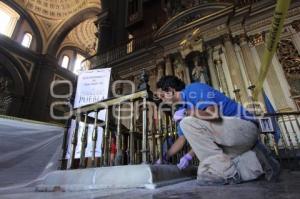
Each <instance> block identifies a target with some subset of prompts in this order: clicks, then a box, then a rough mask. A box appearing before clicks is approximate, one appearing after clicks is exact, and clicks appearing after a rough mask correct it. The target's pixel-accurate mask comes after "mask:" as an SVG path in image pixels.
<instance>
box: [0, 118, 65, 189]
mask: <svg viewBox="0 0 300 199" xmlns="http://www.w3.org/2000/svg"><path fill="white" fill-rule="evenodd" d="M63 132H64V128H63V127H60V126H56V125H51V124H47V123H40V122H34V121H29V120H22V119H17V118H8V117H3V116H0V191H2V190H7V189H15V188H18V187H23V186H27V185H30V184H32V183H34V182H36V181H37V180H39V179H41V178H42V177H43V176H45V174H47V173H49V172H50V171H53V170H57V169H58V168H59V163H60V161H59V160H60V158H61V156H62V149H61V148H62V147H61V146H62V141H63Z"/></svg>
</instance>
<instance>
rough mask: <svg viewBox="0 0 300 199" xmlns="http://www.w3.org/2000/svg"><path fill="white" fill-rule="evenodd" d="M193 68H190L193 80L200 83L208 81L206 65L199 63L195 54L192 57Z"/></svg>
mask: <svg viewBox="0 0 300 199" xmlns="http://www.w3.org/2000/svg"><path fill="white" fill-rule="evenodd" d="M193 62H194V68H193V70H192V80H193V81H194V82H202V83H206V84H208V83H209V79H208V75H207V71H206V67H205V66H204V65H203V64H201V62H200V60H199V57H198V56H195V57H194V59H193Z"/></svg>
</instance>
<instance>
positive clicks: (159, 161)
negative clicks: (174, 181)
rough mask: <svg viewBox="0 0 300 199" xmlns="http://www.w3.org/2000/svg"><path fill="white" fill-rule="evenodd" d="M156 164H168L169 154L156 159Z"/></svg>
mask: <svg viewBox="0 0 300 199" xmlns="http://www.w3.org/2000/svg"><path fill="white" fill-rule="evenodd" d="M155 164H168V160H167V156H166V155H163V157H162V159H158V160H156V162H155Z"/></svg>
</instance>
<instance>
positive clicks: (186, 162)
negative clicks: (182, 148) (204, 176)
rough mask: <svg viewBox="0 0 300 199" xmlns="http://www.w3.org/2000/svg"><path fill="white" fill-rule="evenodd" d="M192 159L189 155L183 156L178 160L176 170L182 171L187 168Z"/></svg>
mask: <svg viewBox="0 0 300 199" xmlns="http://www.w3.org/2000/svg"><path fill="white" fill-rule="evenodd" d="M192 159H193V157H192V156H191V155H190V154H188V153H187V154H185V155H184V156H183V157H182V158H180V162H179V163H178V164H177V167H178V169H180V170H183V169H185V168H187V167H188V166H189V164H190V161H191V160H192Z"/></svg>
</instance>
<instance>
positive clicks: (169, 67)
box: [165, 56, 174, 75]
mask: <svg viewBox="0 0 300 199" xmlns="http://www.w3.org/2000/svg"><path fill="white" fill-rule="evenodd" d="M165 66H166V69H165V71H166V75H174V73H173V67H172V61H171V58H170V56H167V57H166V58H165Z"/></svg>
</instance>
